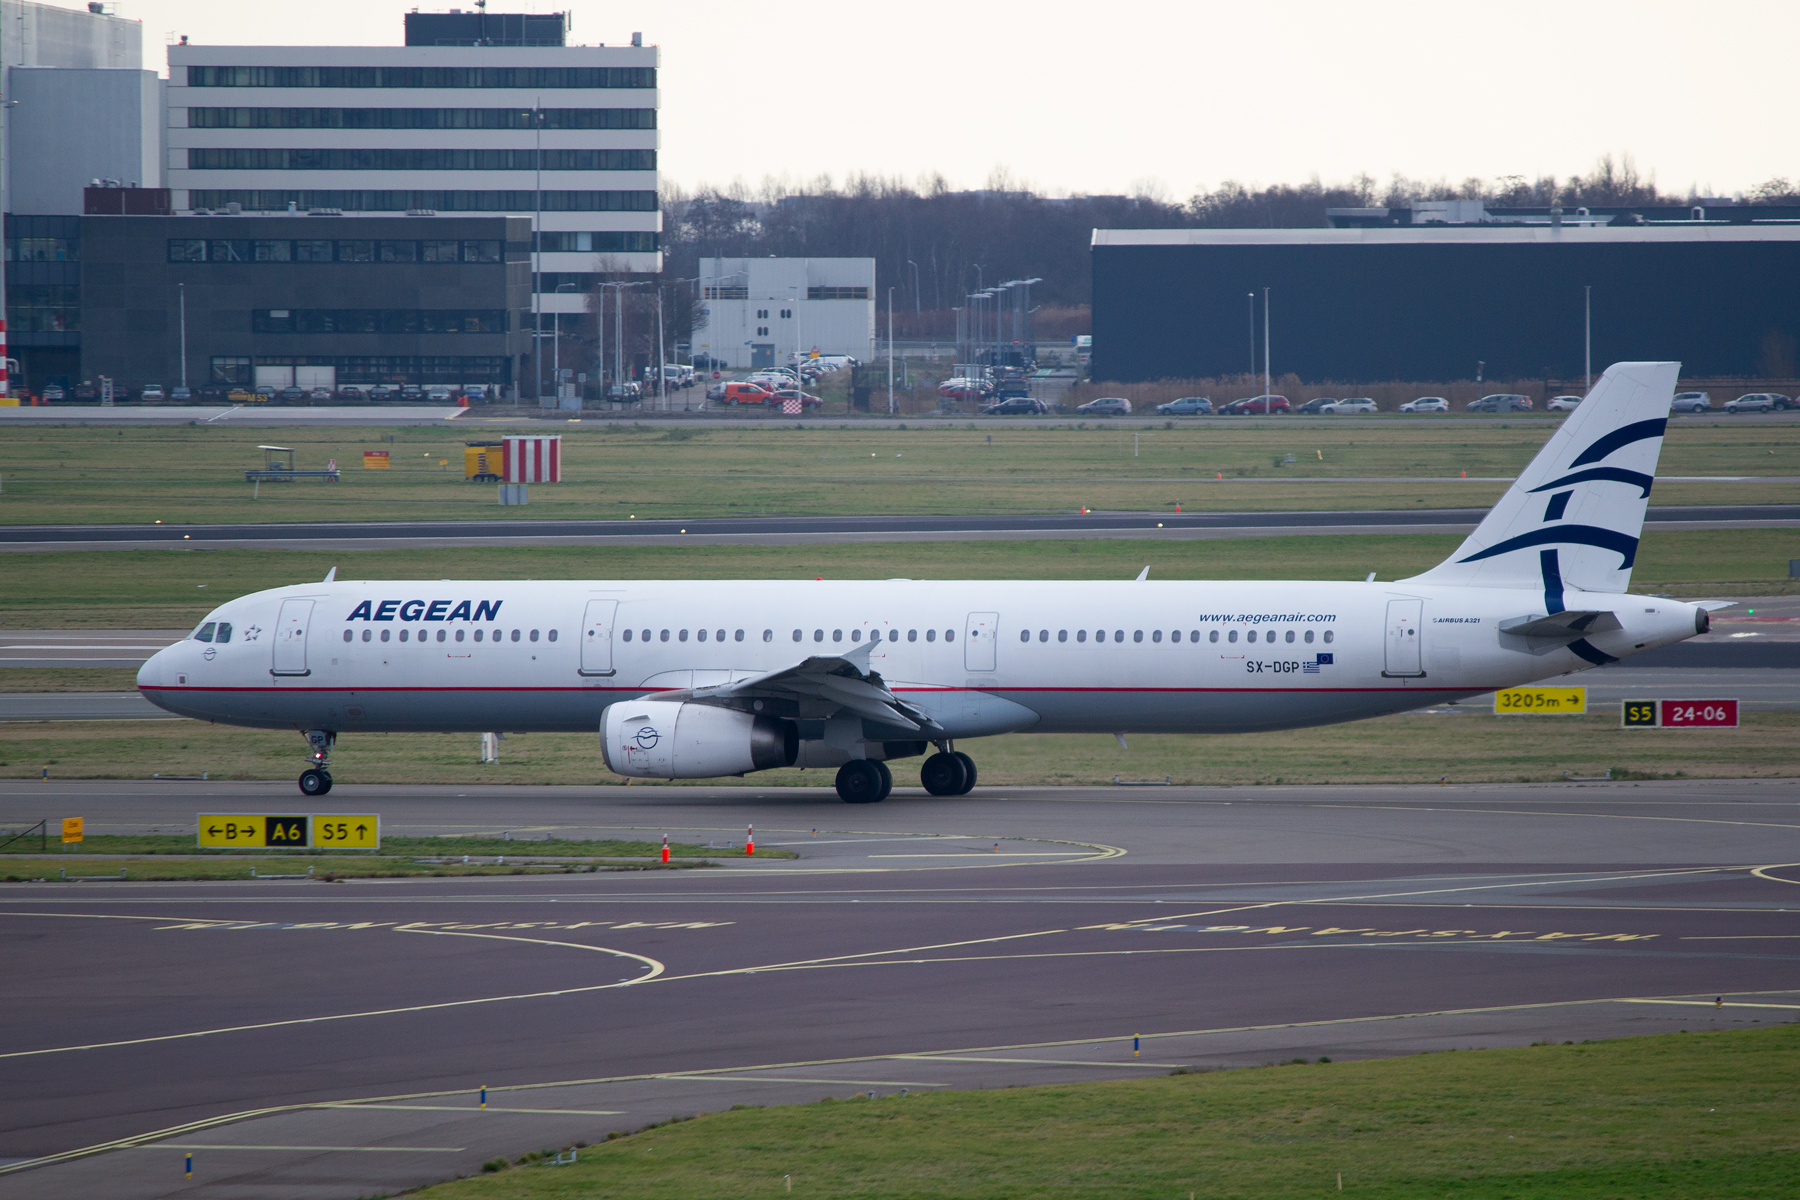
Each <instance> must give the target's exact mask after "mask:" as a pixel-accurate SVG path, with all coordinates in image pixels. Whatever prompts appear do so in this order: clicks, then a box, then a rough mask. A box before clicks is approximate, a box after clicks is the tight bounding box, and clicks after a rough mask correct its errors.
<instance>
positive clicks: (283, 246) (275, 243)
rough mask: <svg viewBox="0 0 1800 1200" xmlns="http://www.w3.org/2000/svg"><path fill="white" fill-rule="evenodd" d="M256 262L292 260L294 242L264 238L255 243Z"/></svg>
mask: <svg viewBox="0 0 1800 1200" xmlns="http://www.w3.org/2000/svg"><path fill="white" fill-rule="evenodd" d="M256 261H257V262H293V261H294V243H292V242H290V241H287V240H286V239H279V240H277V239H264V240H262V241H259V242H257V243H256Z"/></svg>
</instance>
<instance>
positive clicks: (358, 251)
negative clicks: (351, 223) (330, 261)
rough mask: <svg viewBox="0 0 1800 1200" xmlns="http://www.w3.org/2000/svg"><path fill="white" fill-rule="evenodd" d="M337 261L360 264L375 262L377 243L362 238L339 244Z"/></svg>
mask: <svg viewBox="0 0 1800 1200" xmlns="http://www.w3.org/2000/svg"><path fill="white" fill-rule="evenodd" d="M337 261H339V262H359V263H366V262H374V261H375V243H374V242H373V241H370V240H366V239H362V238H357V239H354V240H351V241H342V242H339V243H338V244H337Z"/></svg>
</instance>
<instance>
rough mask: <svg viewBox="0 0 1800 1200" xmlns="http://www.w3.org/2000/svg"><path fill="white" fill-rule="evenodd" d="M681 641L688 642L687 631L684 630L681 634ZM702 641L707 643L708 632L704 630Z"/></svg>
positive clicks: (701, 634) (702, 631)
mask: <svg viewBox="0 0 1800 1200" xmlns="http://www.w3.org/2000/svg"><path fill="white" fill-rule="evenodd" d="M681 640H682V641H684V642H685V641H687V631H686V630H683V631H682V633H681ZM700 640H701V641H703V642H704V641H705V640H706V630H704V629H702V630H701V631H700Z"/></svg>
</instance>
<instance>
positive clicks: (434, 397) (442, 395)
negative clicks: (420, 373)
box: [425, 387, 454, 404]
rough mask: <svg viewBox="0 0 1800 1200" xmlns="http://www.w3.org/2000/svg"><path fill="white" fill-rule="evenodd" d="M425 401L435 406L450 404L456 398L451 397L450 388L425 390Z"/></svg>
mask: <svg viewBox="0 0 1800 1200" xmlns="http://www.w3.org/2000/svg"><path fill="white" fill-rule="evenodd" d="M425 399H427V400H429V401H431V403H433V404H449V403H450V402H451V400H453V399H454V397H453V396H451V395H450V389H449V388H447V387H434V388H426V389H425Z"/></svg>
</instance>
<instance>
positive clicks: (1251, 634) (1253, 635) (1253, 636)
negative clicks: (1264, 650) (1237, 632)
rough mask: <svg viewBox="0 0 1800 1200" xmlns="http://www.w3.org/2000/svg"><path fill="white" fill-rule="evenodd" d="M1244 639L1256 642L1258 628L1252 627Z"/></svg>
mask: <svg viewBox="0 0 1800 1200" xmlns="http://www.w3.org/2000/svg"><path fill="white" fill-rule="evenodd" d="M1244 640H1245V641H1246V642H1254V641H1255V640H1256V630H1254V629H1252V630H1251V631H1250V632H1248V633H1246V634H1245V635H1244Z"/></svg>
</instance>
